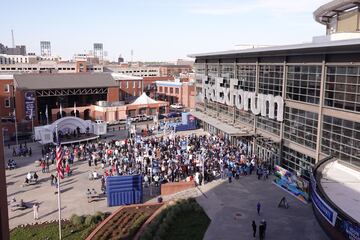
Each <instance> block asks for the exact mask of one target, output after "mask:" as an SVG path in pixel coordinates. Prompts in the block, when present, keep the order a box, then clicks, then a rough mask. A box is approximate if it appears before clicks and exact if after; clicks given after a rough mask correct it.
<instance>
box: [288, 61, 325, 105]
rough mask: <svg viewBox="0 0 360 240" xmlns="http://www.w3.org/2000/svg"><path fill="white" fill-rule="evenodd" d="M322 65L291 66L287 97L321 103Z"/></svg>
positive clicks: (289, 68)
mask: <svg viewBox="0 0 360 240" xmlns="http://www.w3.org/2000/svg"><path fill="white" fill-rule="evenodd" d="M320 88H321V66H289V67H288V74H287V91H286V97H287V98H288V99H291V100H295V101H301V102H306V103H313V104H319V101H320Z"/></svg>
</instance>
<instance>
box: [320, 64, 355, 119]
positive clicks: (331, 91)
mask: <svg viewBox="0 0 360 240" xmlns="http://www.w3.org/2000/svg"><path fill="white" fill-rule="evenodd" d="M359 77H360V67H346V66H329V67H328V68H327V75H326V84H325V106H329V107H334V108H340V109H345V110H349V111H356V112H360V79H359Z"/></svg>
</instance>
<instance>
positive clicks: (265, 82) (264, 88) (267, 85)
mask: <svg viewBox="0 0 360 240" xmlns="http://www.w3.org/2000/svg"><path fill="white" fill-rule="evenodd" d="M283 74H284V67H283V66H280V65H261V66H260V71H259V93H263V94H271V95H274V96H281V94H282V82H283Z"/></svg>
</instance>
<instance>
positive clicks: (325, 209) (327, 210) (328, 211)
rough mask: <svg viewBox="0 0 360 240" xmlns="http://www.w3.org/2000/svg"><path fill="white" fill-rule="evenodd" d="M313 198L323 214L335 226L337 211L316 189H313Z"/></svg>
mask: <svg viewBox="0 0 360 240" xmlns="http://www.w3.org/2000/svg"><path fill="white" fill-rule="evenodd" d="M311 199H312V201H313V204H314V205H315V207H316V208H317V209H318V210H319V212H320V213H321V215H323V217H324V218H325V219H326V220H327V221H328V222H329V223H330V224H331V225H333V226H335V222H336V217H337V212H335V211H334V210H333V209H332V208H331V207H330V206H329V205H327V204H326V203H325V202H324V201H323V200H322V199H321V198H320V196H319V195H318V194H317V193H316V191H315V190H314V189H313V188H312V189H311Z"/></svg>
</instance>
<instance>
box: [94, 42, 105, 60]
mask: <svg viewBox="0 0 360 240" xmlns="http://www.w3.org/2000/svg"><path fill="white" fill-rule="evenodd" d="M94 56H95V57H97V58H99V61H102V60H103V58H104V48H103V44H102V43H94Z"/></svg>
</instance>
